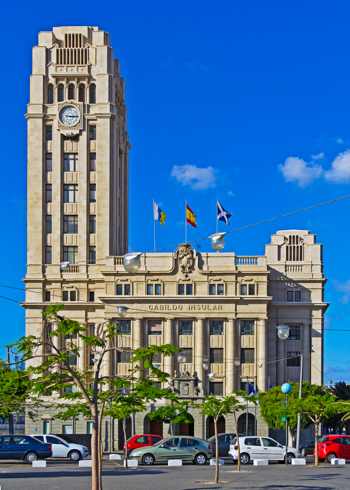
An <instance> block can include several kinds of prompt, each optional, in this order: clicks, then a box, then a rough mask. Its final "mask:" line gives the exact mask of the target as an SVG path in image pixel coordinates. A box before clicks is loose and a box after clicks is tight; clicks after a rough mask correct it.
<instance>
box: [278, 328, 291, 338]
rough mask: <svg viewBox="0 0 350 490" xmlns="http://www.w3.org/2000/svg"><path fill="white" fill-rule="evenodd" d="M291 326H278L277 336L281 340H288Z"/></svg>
mask: <svg viewBox="0 0 350 490" xmlns="http://www.w3.org/2000/svg"><path fill="white" fill-rule="evenodd" d="M289 331H290V329H289V326H288V325H278V327H277V335H278V338H279V339H281V340H287V339H288V337H289Z"/></svg>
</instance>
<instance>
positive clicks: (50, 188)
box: [45, 184, 52, 202]
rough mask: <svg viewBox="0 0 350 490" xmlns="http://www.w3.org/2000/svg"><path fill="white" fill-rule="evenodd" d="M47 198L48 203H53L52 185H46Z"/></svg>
mask: <svg viewBox="0 0 350 490" xmlns="http://www.w3.org/2000/svg"><path fill="white" fill-rule="evenodd" d="M45 198H46V202H52V184H46V188H45Z"/></svg>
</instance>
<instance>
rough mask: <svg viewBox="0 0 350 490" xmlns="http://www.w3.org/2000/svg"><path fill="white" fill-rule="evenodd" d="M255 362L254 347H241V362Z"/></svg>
mask: <svg viewBox="0 0 350 490" xmlns="http://www.w3.org/2000/svg"><path fill="white" fill-rule="evenodd" d="M253 362H254V349H241V363H242V364H246V363H253Z"/></svg>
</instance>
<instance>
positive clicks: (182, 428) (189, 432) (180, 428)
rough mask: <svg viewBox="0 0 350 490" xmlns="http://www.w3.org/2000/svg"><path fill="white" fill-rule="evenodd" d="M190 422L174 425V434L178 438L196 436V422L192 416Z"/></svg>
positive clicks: (189, 415)
mask: <svg viewBox="0 0 350 490" xmlns="http://www.w3.org/2000/svg"><path fill="white" fill-rule="evenodd" d="M188 418H189V420H190V422H188V423H182V424H176V425H174V434H176V435H178V436H194V420H193V417H192V415H191V414H188Z"/></svg>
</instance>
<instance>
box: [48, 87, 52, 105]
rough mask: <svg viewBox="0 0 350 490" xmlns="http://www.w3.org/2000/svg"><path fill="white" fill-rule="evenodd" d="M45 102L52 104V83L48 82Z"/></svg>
mask: <svg viewBox="0 0 350 490" xmlns="http://www.w3.org/2000/svg"><path fill="white" fill-rule="evenodd" d="M47 103H48V104H53V85H52V83H49V84H48V86H47Z"/></svg>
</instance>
